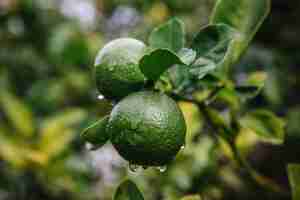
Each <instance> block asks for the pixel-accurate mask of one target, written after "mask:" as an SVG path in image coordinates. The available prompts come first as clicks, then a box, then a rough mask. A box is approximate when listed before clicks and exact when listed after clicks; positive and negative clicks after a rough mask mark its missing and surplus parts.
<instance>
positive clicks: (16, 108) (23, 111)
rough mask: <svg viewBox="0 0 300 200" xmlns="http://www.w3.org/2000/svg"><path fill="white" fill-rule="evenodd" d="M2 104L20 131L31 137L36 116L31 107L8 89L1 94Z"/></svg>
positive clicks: (8, 116) (0, 100) (0, 101)
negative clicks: (34, 116)
mask: <svg viewBox="0 0 300 200" xmlns="http://www.w3.org/2000/svg"><path fill="white" fill-rule="evenodd" d="M0 103H1V106H2V108H3V110H4V112H5V114H6V115H7V118H8V119H9V120H10V122H11V123H12V125H13V126H14V128H15V129H16V130H17V131H18V133H20V134H22V135H23V136H25V137H31V136H32V135H33V134H34V129H35V126H34V118H33V114H32V113H31V110H30V109H29V107H27V106H26V105H25V103H23V102H22V101H21V100H20V99H18V98H17V97H16V96H14V95H12V94H10V93H9V92H6V91H1V94H0Z"/></svg>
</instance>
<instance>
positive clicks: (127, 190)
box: [113, 180, 144, 200]
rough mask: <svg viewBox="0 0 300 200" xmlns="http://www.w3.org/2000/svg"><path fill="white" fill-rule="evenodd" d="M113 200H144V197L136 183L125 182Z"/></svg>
mask: <svg viewBox="0 0 300 200" xmlns="http://www.w3.org/2000/svg"><path fill="white" fill-rule="evenodd" d="M113 200H144V197H143V195H142V193H141V192H140V191H139V189H138V188H137V186H136V185H135V183H134V182H132V181H131V180H125V181H123V182H122V183H121V184H120V185H119V187H118V188H117V190H116V193H115V195H114V198H113Z"/></svg>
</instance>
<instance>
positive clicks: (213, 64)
mask: <svg viewBox="0 0 300 200" xmlns="http://www.w3.org/2000/svg"><path fill="white" fill-rule="evenodd" d="M234 34H235V32H234V30H233V29H232V28H230V27H229V26H227V25H224V24H216V25H208V26H206V27H204V28H203V29H202V30H201V31H200V32H199V33H198V34H197V35H196V37H195V39H194V41H193V43H192V46H191V48H192V49H193V50H194V51H196V52H197V62H195V63H194V64H193V65H192V66H191V68H192V69H191V73H192V74H194V75H196V76H198V79H202V78H203V77H204V76H205V75H206V74H208V73H210V72H213V71H214V70H215V69H216V68H217V67H219V66H220V67H221V65H222V63H223V61H224V59H225V56H226V54H227V52H228V49H229V47H230V43H231V42H232V39H233V37H234Z"/></svg>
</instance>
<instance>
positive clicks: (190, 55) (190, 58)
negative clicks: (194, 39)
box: [178, 48, 197, 65]
mask: <svg viewBox="0 0 300 200" xmlns="http://www.w3.org/2000/svg"><path fill="white" fill-rule="evenodd" d="M178 56H179V57H180V59H181V61H182V62H183V63H184V64H186V65H190V64H192V62H194V60H195V59H196V56H197V52H196V51H194V50H193V49H188V48H183V49H181V50H180V51H179V52H178Z"/></svg>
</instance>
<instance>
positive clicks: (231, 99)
mask: <svg viewBox="0 0 300 200" xmlns="http://www.w3.org/2000/svg"><path fill="white" fill-rule="evenodd" d="M214 101H217V102H222V103H225V104H227V105H228V106H230V108H232V109H233V110H238V109H239V107H240V98H239V96H238V94H237V93H236V91H235V90H233V89H231V88H222V89H221V90H220V91H219V92H218V93H217V94H216V95H215V96H214Z"/></svg>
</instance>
